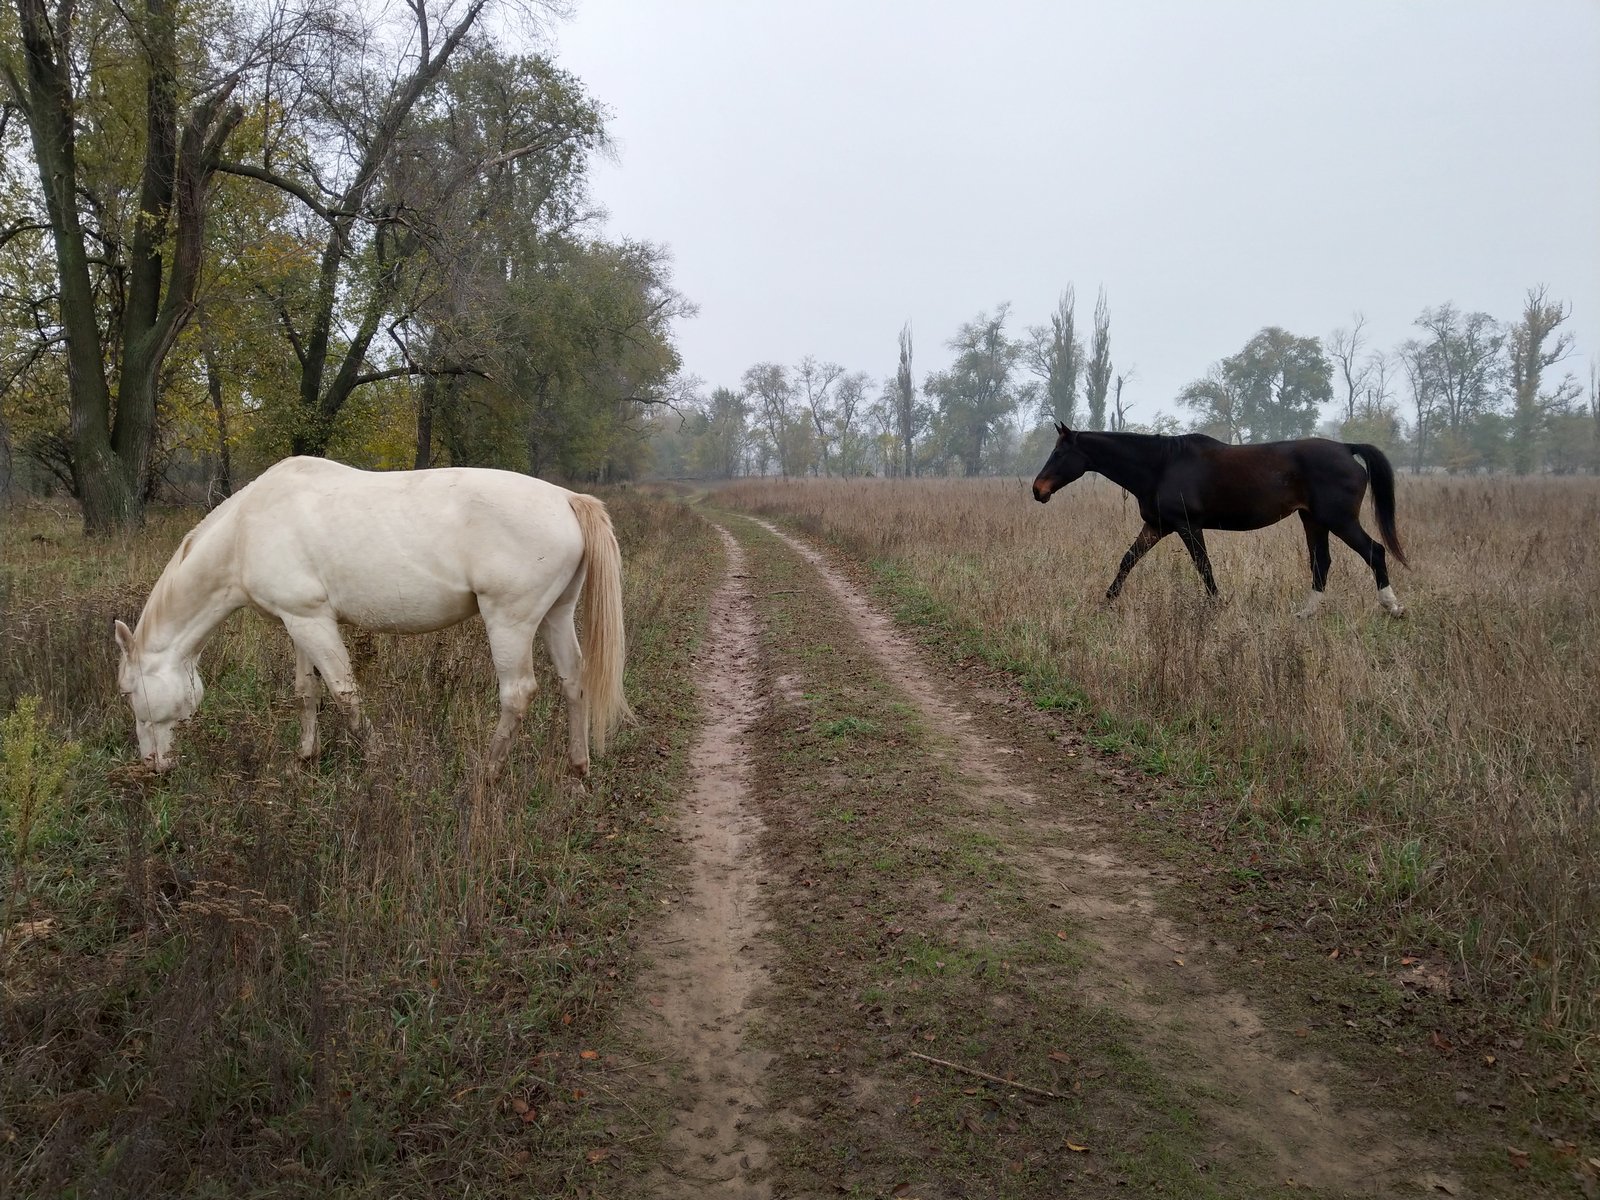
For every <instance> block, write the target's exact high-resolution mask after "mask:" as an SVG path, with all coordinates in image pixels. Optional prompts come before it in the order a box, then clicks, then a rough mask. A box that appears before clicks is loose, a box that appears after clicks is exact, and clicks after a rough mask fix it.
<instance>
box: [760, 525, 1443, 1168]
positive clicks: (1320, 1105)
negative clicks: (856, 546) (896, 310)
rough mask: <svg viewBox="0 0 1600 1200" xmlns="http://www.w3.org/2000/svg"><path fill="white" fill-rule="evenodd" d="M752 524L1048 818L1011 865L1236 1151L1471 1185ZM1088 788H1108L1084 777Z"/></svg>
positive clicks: (1279, 1164) (994, 794) (898, 644)
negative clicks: (1275, 1016)
mask: <svg viewBox="0 0 1600 1200" xmlns="http://www.w3.org/2000/svg"><path fill="white" fill-rule="evenodd" d="M756 523H757V524H758V525H760V526H761V527H762V528H764V529H766V530H767V531H768V532H769V533H771V534H772V535H773V536H775V537H777V538H779V539H780V540H781V541H783V542H784V543H785V544H786V545H787V546H789V547H790V548H791V549H792V550H794V552H795V553H797V554H798V555H800V556H801V558H802V559H804V560H805V561H806V562H807V563H808V564H809V565H810V566H811V567H812V568H813V569H815V570H816V571H817V572H818V574H819V575H820V576H821V577H822V579H823V580H824V581H825V582H826V584H827V586H828V588H829V590H830V591H831V592H832V594H833V596H834V597H835V599H836V600H837V601H838V603H839V604H840V606H841V607H842V609H843V610H844V611H845V613H846V614H847V615H848V617H849V619H850V621H851V623H852V625H853V626H854V627H855V629H856V631H857V632H858V634H859V635H860V637H861V639H862V641H863V643H864V644H865V645H866V646H867V647H868V648H869V649H870V651H871V652H872V653H873V655H874V656H875V657H876V658H877V660H878V662H877V666H878V668H879V670H880V671H881V672H882V673H883V674H884V676H885V677H886V678H887V679H889V680H890V681H891V682H892V683H893V684H894V685H895V686H897V687H898V688H900V689H901V690H902V691H903V692H904V693H905V695H906V696H907V697H908V698H909V699H910V700H911V701H912V702H913V703H914V704H915V705H916V706H917V708H918V709H920V710H921V712H922V713H923V715H924V717H925V718H926V720H927V721H928V722H929V724H930V726H931V727H932V728H933V730H934V731H935V732H936V733H937V734H938V735H939V736H941V737H942V738H943V739H945V740H947V741H948V743H949V744H950V747H951V755H950V761H951V763H952V764H953V765H954V766H955V768H956V769H957V771H958V772H959V773H960V774H961V775H962V776H963V777H964V778H965V779H966V781H967V783H968V785H969V786H970V787H971V788H972V789H973V791H974V793H975V795H974V799H975V800H976V802H977V803H978V804H979V805H980V806H985V807H992V808H993V809H995V810H998V812H999V813H1002V814H1011V815H1015V814H1017V813H1019V812H1028V811H1029V810H1032V812H1034V813H1036V814H1037V816H1038V817H1040V818H1044V820H1042V821H1036V822H1035V823H1034V826H1033V828H1035V829H1037V830H1038V832H1037V833H1034V834H1029V833H1027V832H1024V830H1023V827H1022V826H1020V825H1019V826H1017V827H1016V834H1015V835H1014V836H1013V837H1012V838H1011V839H1010V840H1011V841H1012V850H1013V851H1014V854H1013V856H1012V857H1011V859H1010V861H1011V862H1012V863H1013V865H1014V866H1017V867H1019V868H1020V869H1022V870H1023V871H1024V872H1025V873H1026V874H1028V875H1030V876H1031V877H1033V878H1034V879H1035V880H1036V881H1037V882H1038V885H1039V886H1040V887H1041V888H1042V889H1044V890H1045V891H1046V892H1047V893H1048V895H1049V898H1050V899H1052V900H1054V901H1055V902H1056V903H1058V904H1060V905H1061V906H1062V907H1063V908H1065V909H1066V910H1067V911H1069V912H1071V913H1072V914H1073V915H1074V916H1076V917H1077V918H1078V920H1079V922H1080V925H1081V928H1082V929H1083V931H1084V933H1085V936H1087V937H1089V938H1091V939H1092V940H1093V942H1094V943H1095V949H1094V953H1093V954H1092V955H1091V964H1092V965H1091V966H1090V967H1089V968H1088V969H1087V970H1086V972H1085V977H1084V978H1082V979H1080V980H1079V981H1078V983H1079V986H1080V987H1082V989H1083V991H1084V993H1085V995H1086V997H1087V998H1089V999H1090V1000H1093V1001H1095V1002H1098V1003H1101V1004H1104V1005H1105V1006H1106V1007H1108V1008H1111V1009H1113V1010H1114V1011H1117V1012H1119V1013H1121V1014H1123V1015H1125V1016H1127V1017H1128V1018H1131V1020H1132V1022H1133V1024H1134V1025H1135V1026H1136V1027H1137V1028H1138V1029H1139V1030H1141V1031H1142V1032H1143V1036H1144V1037H1145V1038H1147V1039H1148V1040H1149V1041H1150V1042H1151V1043H1153V1045H1152V1047H1151V1049H1152V1053H1153V1055H1154V1057H1155V1058H1156V1061H1158V1062H1160V1063H1161V1064H1162V1069H1163V1070H1164V1071H1166V1072H1167V1073H1168V1074H1169V1075H1170V1076H1173V1077H1175V1078H1177V1079H1180V1080H1182V1081H1184V1082H1185V1083H1187V1084H1189V1085H1190V1087H1191V1091H1192V1092H1194V1093H1195V1099H1194V1103H1195V1105H1196V1107H1197V1108H1198V1109H1199V1110H1200V1111H1201V1113H1202V1114H1203V1116H1204V1117H1205V1118H1206V1119H1207V1120H1209V1121H1210V1122H1212V1123H1213V1125H1214V1126H1215V1128H1216V1129H1217V1130H1218V1131H1219V1132H1220V1133H1221V1134H1222V1135H1224V1136H1225V1137H1226V1138H1227V1139H1228V1140H1229V1141H1230V1142H1232V1143H1234V1149H1235V1150H1236V1151H1237V1150H1244V1151H1247V1152H1248V1151H1249V1150H1252V1149H1258V1150H1260V1151H1264V1152H1265V1153H1267V1154H1268V1155H1269V1156H1270V1157H1271V1159H1272V1161H1273V1162H1274V1166H1275V1171H1276V1173H1277V1176H1278V1178H1279V1179H1280V1180H1292V1181H1293V1182H1294V1183H1295V1184H1297V1185H1300V1186H1310V1187H1314V1188H1319V1189H1328V1190H1332V1191H1336V1192H1345V1193H1354V1194H1360V1195H1389V1194H1392V1193H1393V1192H1394V1191H1395V1190H1397V1189H1401V1190H1406V1189H1409V1188H1412V1187H1419V1186H1420V1187H1422V1188H1423V1189H1424V1190H1431V1189H1432V1188H1434V1187H1436V1186H1442V1187H1444V1188H1445V1189H1446V1190H1447V1191H1449V1192H1450V1193H1451V1194H1455V1195H1463V1194H1465V1190H1464V1188H1463V1185H1462V1184H1461V1182H1460V1180H1459V1179H1458V1178H1457V1177H1456V1176H1455V1175H1454V1173H1453V1172H1452V1171H1450V1170H1448V1164H1440V1163H1437V1162H1431V1161H1430V1153H1429V1150H1428V1148H1427V1147H1426V1146H1423V1145H1420V1144H1417V1143H1414V1142H1413V1141H1412V1140H1411V1139H1409V1138H1407V1137H1406V1136H1405V1135H1404V1134H1403V1133H1401V1132H1400V1130H1401V1128H1402V1126H1401V1124H1400V1122H1399V1121H1398V1120H1397V1119H1396V1118H1395V1117H1394V1116H1393V1115H1392V1114H1388V1113H1382V1112H1377V1111H1369V1110H1365V1109H1363V1108H1359V1107H1357V1106H1355V1105H1353V1104H1350V1103H1347V1102H1343V1101H1342V1100H1341V1099H1340V1098H1339V1095H1338V1091H1339V1089H1338V1088H1337V1086H1336V1085H1337V1084H1338V1083H1340V1082H1348V1081H1347V1080H1345V1079H1344V1074H1345V1073H1344V1070H1343V1068H1342V1067H1341V1066H1340V1065H1339V1064H1337V1063H1334V1062H1332V1061H1331V1060H1327V1059H1324V1058H1321V1057H1318V1056H1315V1055H1309V1054H1297V1055H1294V1056H1293V1057H1291V1056H1289V1055H1287V1054H1284V1053H1281V1052H1280V1051H1279V1049H1278V1048H1277V1046H1276V1044H1275V1041H1276V1039H1275V1038H1274V1037H1273V1036H1272V1034H1271V1033H1270V1031H1269V1030H1268V1028H1267V1025H1266V1023H1265V1022H1264V1021H1263V1020H1262V1018H1261V1016H1260V1014H1259V1013H1258V1012H1256V1011H1255V1009H1254V1008H1253V1006H1252V1005H1251V1004H1250V1003H1249V1001H1248V1000H1247V998H1246V997H1245V996H1244V995H1242V994H1241V993H1239V992H1238V991H1235V990H1232V989H1229V988H1228V987H1226V986H1225V985H1224V984H1223V983H1221V982H1220V981H1219V980H1218V979H1217V978H1216V977H1215V976H1214V975H1213V974H1212V973H1211V971H1210V970H1209V969H1208V967H1207V959H1208V957H1209V956H1211V955H1214V954H1217V953H1219V952H1225V950H1226V948H1225V947H1220V946H1218V945H1217V944H1216V943H1210V942H1208V940H1207V939H1205V938H1203V937H1200V936H1198V935H1196V934H1195V933H1194V932H1193V931H1190V930H1186V929H1183V928H1180V927H1179V926H1178V925H1176V924H1175V923H1174V922H1172V921H1170V920H1167V919H1166V918H1164V917H1162V916H1160V915H1159V913H1158V912H1157V892H1158V889H1159V888H1160V887H1161V885H1162V883H1163V881H1162V880H1161V879H1160V877H1159V876H1157V874H1156V873H1155V872H1153V871H1151V870H1150V869H1148V868H1147V867H1144V866H1142V865H1140V864H1136V863H1132V862H1129V861H1127V860H1125V859H1123V858H1121V857H1120V856H1119V855H1118V854H1117V853H1116V852H1115V850H1114V849H1113V847H1112V846H1111V844H1110V843H1109V841H1108V839H1107V837H1106V835H1105V831H1103V830H1102V829H1100V828H1099V827H1097V826H1096V825H1095V824H1094V823H1093V822H1091V821H1088V820H1085V819H1083V818H1082V817H1081V816H1079V817H1072V816H1069V815H1067V814H1065V813H1064V812H1063V810H1062V806H1061V804H1060V803H1055V802H1048V803H1047V802H1044V801H1041V799H1040V797H1039V795H1038V794H1037V793H1035V792H1034V791H1031V790H1030V789H1029V788H1028V787H1027V786H1026V785H1025V784H1023V783H1022V782H1020V780H1019V775H1020V774H1023V773H1024V772H1023V771H1022V770H1021V769H1020V768H1021V763H1020V761H1019V760H1018V759H1017V758H1016V757H1015V756H1016V755H1017V754H1018V751H1017V749H1016V748H1015V747H1014V746H1011V745H1009V744H1008V743H1006V742H1005V741H1003V740H1001V739H997V738H995V737H992V736H990V735H989V734H987V733H985V732H984V731H983V730H982V729H981V728H980V727H979V726H980V722H979V721H978V720H977V718H976V717H975V716H974V714H973V712H972V711H971V710H970V709H968V708H967V707H965V706H963V705H962V704H961V703H960V702H958V701H957V700H955V699H954V698H952V696H951V694H950V693H949V691H948V690H947V689H946V687H945V686H944V685H943V684H942V683H940V682H938V681H937V680H936V679H935V677H934V675H933V673H932V672H930V671H928V670H926V669H925V668H924V667H923V666H922V665H921V656H920V653H919V652H918V650H917V649H916V648H915V647H914V646H913V645H912V644H911V643H910V642H909V641H908V640H907V639H906V638H904V637H902V636H901V635H900V633H899V632H898V631H897V630H896V629H895V628H894V625H893V623H892V621H891V620H890V619H889V618H888V617H887V616H885V615H884V614H883V613H881V612H879V611H878V610H877V609H876V608H875V607H874V606H873V605H872V603H871V602H870V601H869V600H868V599H867V598H866V596H865V595H864V594H863V593H862V592H861V591H860V590H859V589H858V588H856V587H855V586H854V585H853V584H852V583H851V582H850V581H849V580H847V579H846V578H845V577H844V576H843V575H841V574H840V573H838V572H837V571H835V570H833V568H832V567H831V566H830V565H829V563H828V562H827V560H826V559H825V557H824V556H823V555H822V554H821V553H820V552H818V551H817V550H815V549H813V548H812V547H810V546H808V545H806V544H805V543H803V542H801V541H799V540H798V539H796V538H794V537H791V536H790V535H788V534H787V533H785V532H784V531H782V530H780V529H778V528H776V527H775V526H773V525H771V524H770V523H768V522H766V521H760V520H757V521H756ZM1085 774H1086V775H1087V774H1088V772H1087V770H1086V771H1085ZM1084 786H1085V787H1086V788H1088V789H1093V788H1096V787H1103V786H1104V784H1103V782H1101V781H1099V780H1097V779H1093V778H1086V779H1085V784H1084ZM1068 803H1070V800H1069V801H1068ZM987 832H990V833H997V832H998V831H997V830H996V829H989V830H988V831H987ZM1205 1097H1216V1098H1214V1099H1213V1098H1205Z"/></svg>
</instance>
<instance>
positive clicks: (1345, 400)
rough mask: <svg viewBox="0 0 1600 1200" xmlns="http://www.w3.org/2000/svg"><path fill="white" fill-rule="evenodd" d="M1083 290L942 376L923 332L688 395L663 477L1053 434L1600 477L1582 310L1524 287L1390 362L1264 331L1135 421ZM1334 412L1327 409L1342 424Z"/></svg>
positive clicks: (806, 471) (1029, 458) (1031, 448)
mask: <svg viewBox="0 0 1600 1200" xmlns="http://www.w3.org/2000/svg"><path fill="white" fill-rule="evenodd" d="M1076 307H1077V303H1076V293H1075V289H1074V288H1073V287H1071V286H1070V285H1069V286H1068V287H1067V288H1066V289H1065V290H1064V291H1063V292H1062V293H1061V296H1060V299H1059V300H1058V302H1057V305H1056V307H1055V309H1054V310H1053V311H1052V312H1051V313H1050V314H1049V316H1048V318H1047V320H1046V322H1045V323H1043V324H1040V325H1034V326H1029V327H1027V328H1026V329H1025V330H1024V331H1023V332H1022V333H1021V334H1020V335H1018V336H1015V337H1013V336H1011V335H1010V334H1008V333H1007V330H1006V325H1007V321H1008V319H1009V317H1010V306H1009V305H1007V304H1002V305H1000V306H998V308H996V309H995V310H994V311H993V312H981V313H979V314H978V315H977V316H976V317H975V318H974V319H973V320H971V321H968V322H966V323H964V324H963V325H962V326H961V327H960V329H959V330H958V331H957V332H956V334H955V335H954V336H953V337H951V338H950V339H949V340H948V341H947V342H946V343H945V346H946V348H947V349H948V350H949V351H950V352H951V353H952V354H953V355H954V358H953V361H952V362H951V364H950V366H949V367H947V368H945V369H944V370H940V371H933V372H929V373H927V374H926V375H924V376H923V377H922V379H921V381H920V383H919V382H918V381H917V380H916V377H915V374H914V371H913V345H912V336H911V327H910V325H909V324H908V325H906V326H905V327H903V328H902V329H901V331H900V335H899V357H898V363H897V366H896V369H895V371H894V372H893V373H892V374H886V375H882V376H874V375H872V374H871V373H869V372H866V371H851V370H847V369H846V368H845V367H843V366H841V365H839V364H838V363H833V362H826V361H822V360H819V359H817V358H815V357H813V356H807V357H806V358H804V359H802V360H801V362H800V363H799V364H797V365H794V366H786V365H784V364H780V363H773V362H761V363H757V364H755V365H754V366H752V367H750V368H749V369H748V370H746V371H745V372H744V374H743V375H742V376H741V378H740V380H739V386H738V387H718V388H715V389H713V390H712V391H711V392H709V393H708V394H704V395H695V396H694V397H693V398H692V399H691V401H690V402H689V403H688V404H687V405H686V406H684V407H683V408H682V409H681V410H680V411H678V412H676V413H668V412H657V413H654V414H652V415H651V424H652V426H653V428H654V437H653V442H654V448H655V452H656V453H655V458H656V461H655V464H654V466H655V471H656V472H657V473H658V474H660V475H663V476H668V477H698V478H731V477H734V476H739V475H769V474H775V475H783V476H802V475H843V476H860V475H881V476H909V475H966V476H971V475H980V474H1015V473H1019V472H1020V473H1031V472H1032V471H1033V470H1034V469H1035V468H1036V467H1037V465H1038V463H1039V462H1042V461H1043V457H1044V455H1045V453H1047V452H1048V448H1049V445H1050V443H1051V442H1052V441H1053V439H1054V436H1055V434H1054V428H1053V422H1055V421H1061V422H1063V423H1065V424H1067V425H1069V426H1071V427H1073V428H1086V429H1091V430H1113V431H1118V430H1121V431H1126V432H1141V433H1162V434H1175V433H1181V432H1198V433H1206V434H1209V435H1211V436H1213V437H1216V438H1218V439H1220V440H1223V441H1229V442H1237V443H1243V442H1262V441H1279V440H1285V439H1289V438H1298V437H1310V436H1313V435H1315V434H1320V435H1323V436H1328V437H1334V438H1338V439H1340V440H1343V441H1349V442H1365V443H1369V444H1373V445H1376V446H1378V447H1380V448H1381V449H1383V450H1385V451H1386V452H1387V453H1388V454H1389V455H1390V456H1391V457H1392V458H1394V459H1395V460H1396V461H1397V463H1399V464H1400V465H1402V466H1404V467H1409V468H1410V469H1411V470H1413V471H1419V472H1420V471H1427V470H1444V471H1448V472H1451V473H1457V472H1463V471H1511V472H1515V473H1517V474H1521V475H1527V474H1533V473H1540V472H1549V473H1553V474H1571V473H1574V472H1578V471H1589V472H1593V473H1596V474H1600V378H1597V372H1596V371H1595V370H1591V373H1590V380H1589V383H1588V388H1587V391H1585V389H1584V387H1583V385H1582V384H1581V383H1580V382H1579V380H1578V379H1577V378H1576V377H1574V376H1573V375H1572V374H1571V372H1570V371H1567V372H1562V373H1560V374H1559V375H1558V374H1557V368H1559V367H1560V366H1561V364H1562V363H1564V362H1566V361H1567V360H1568V359H1569V358H1570V357H1571V355H1572V352H1573V349H1574V342H1573V337H1572V333H1571V331H1570V330H1569V329H1566V328H1564V326H1566V324H1567V322H1568V321H1569V320H1570V317H1571V308H1570V306H1569V305H1567V304H1565V303H1564V302H1560V301H1556V300H1553V299H1551V298H1550V296H1549V293H1548V289H1547V288H1545V287H1534V288H1530V289H1528V291H1527V293H1526V295H1525V297H1524V303H1523V307H1522V312H1521V314H1520V315H1519V316H1518V318H1517V319H1516V320H1514V321H1510V322H1501V321H1498V320H1497V319H1496V318H1494V317H1493V316H1491V315H1489V314H1488V313H1483V312H1470V313H1469V312H1463V311H1462V310H1460V309H1459V308H1458V307H1456V305H1454V304H1453V303H1449V302H1446V303H1444V304H1440V305H1438V306H1436V307H1431V308H1425V309H1423V311H1422V312H1421V314H1420V315H1419V316H1418V317H1417V319H1416V321H1415V325H1414V327H1415V328H1416V330H1417V333H1416V334H1415V335H1414V336H1413V337H1410V338H1408V339H1406V340H1405V341H1404V342H1402V343H1401V344H1400V345H1399V346H1397V347H1395V348H1393V349H1390V350H1385V349H1382V348H1380V347H1375V346H1373V345H1371V344H1370V339H1369V337H1368V334H1367V330H1366V321H1365V318H1364V317H1363V316H1361V315H1360V314H1359V313H1358V314H1355V316H1354V318H1353V319H1352V321H1351V323H1350V324H1349V325H1348V326H1344V327H1341V328H1339V329H1336V330H1334V331H1333V332H1332V333H1331V334H1330V335H1328V337H1327V338H1326V339H1323V338H1318V337H1302V336H1296V335H1294V334H1291V333H1289V332H1288V331H1286V330H1284V329H1282V328H1279V327H1276V326H1269V327H1267V328H1265V329H1262V330H1261V331H1260V332H1259V333H1257V334H1256V335H1255V336H1254V337H1252V338H1251V339H1250V340H1249V342H1247V343H1246V344H1245V345H1244V347H1242V348H1241V349H1240V350H1239V351H1238V352H1237V353H1235V354H1232V355H1229V356H1227V357H1225V358H1223V359H1221V360H1219V361H1218V362H1217V363H1215V364H1213V365H1212V366H1211V368H1210V369H1209V370H1208V371H1207V372H1206V373H1205V374H1204V375H1203V376H1202V377H1201V378H1199V379H1196V380H1194V381H1193V382H1191V383H1189V384H1188V385H1186V386H1185V387H1184V388H1183V389H1182V390H1181V391H1180V392H1179V393H1178V395H1177V396H1176V397H1173V402H1174V404H1175V406H1176V407H1177V408H1178V409H1179V410H1181V411H1186V412H1187V415H1188V417H1189V420H1188V422H1187V423H1185V422H1184V421H1183V419H1182V418H1181V417H1180V416H1179V415H1177V414H1175V413H1172V412H1157V413H1156V414H1154V416H1153V417H1152V419H1151V420H1149V421H1148V422H1140V421H1135V420H1133V419H1132V418H1131V410H1132V404H1131V402H1130V401H1129V400H1128V399H1126V398H1125V397H1127V395H1128V393H1127V390H1126V389H1127V385H1128V384H1129V383H1130V382H1131V381H1132V380H1133V379H1134V377H1135V373H1134V371H1133V370H1131V369H1127V370H1117V369H1116V368H1115V366H1114V365H1113V362H1112V358H1111V352H1110V313H1109V309H1108V306H1107V302H1106V296H1105V292H1104V289H1101V291H1100V292H1099V295H1098V297H1097V299H1096V303H1095V308H1094V315H1093V318H1092V323H1091V325H1090V327H1089V330H1088V335H1087V338H1085V337H1084V336H1083V335H1081V334H1080V333H1079V329H1078V323H1077V313H1076ZM1330 410H1331V415H1330Z"/></svg>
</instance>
